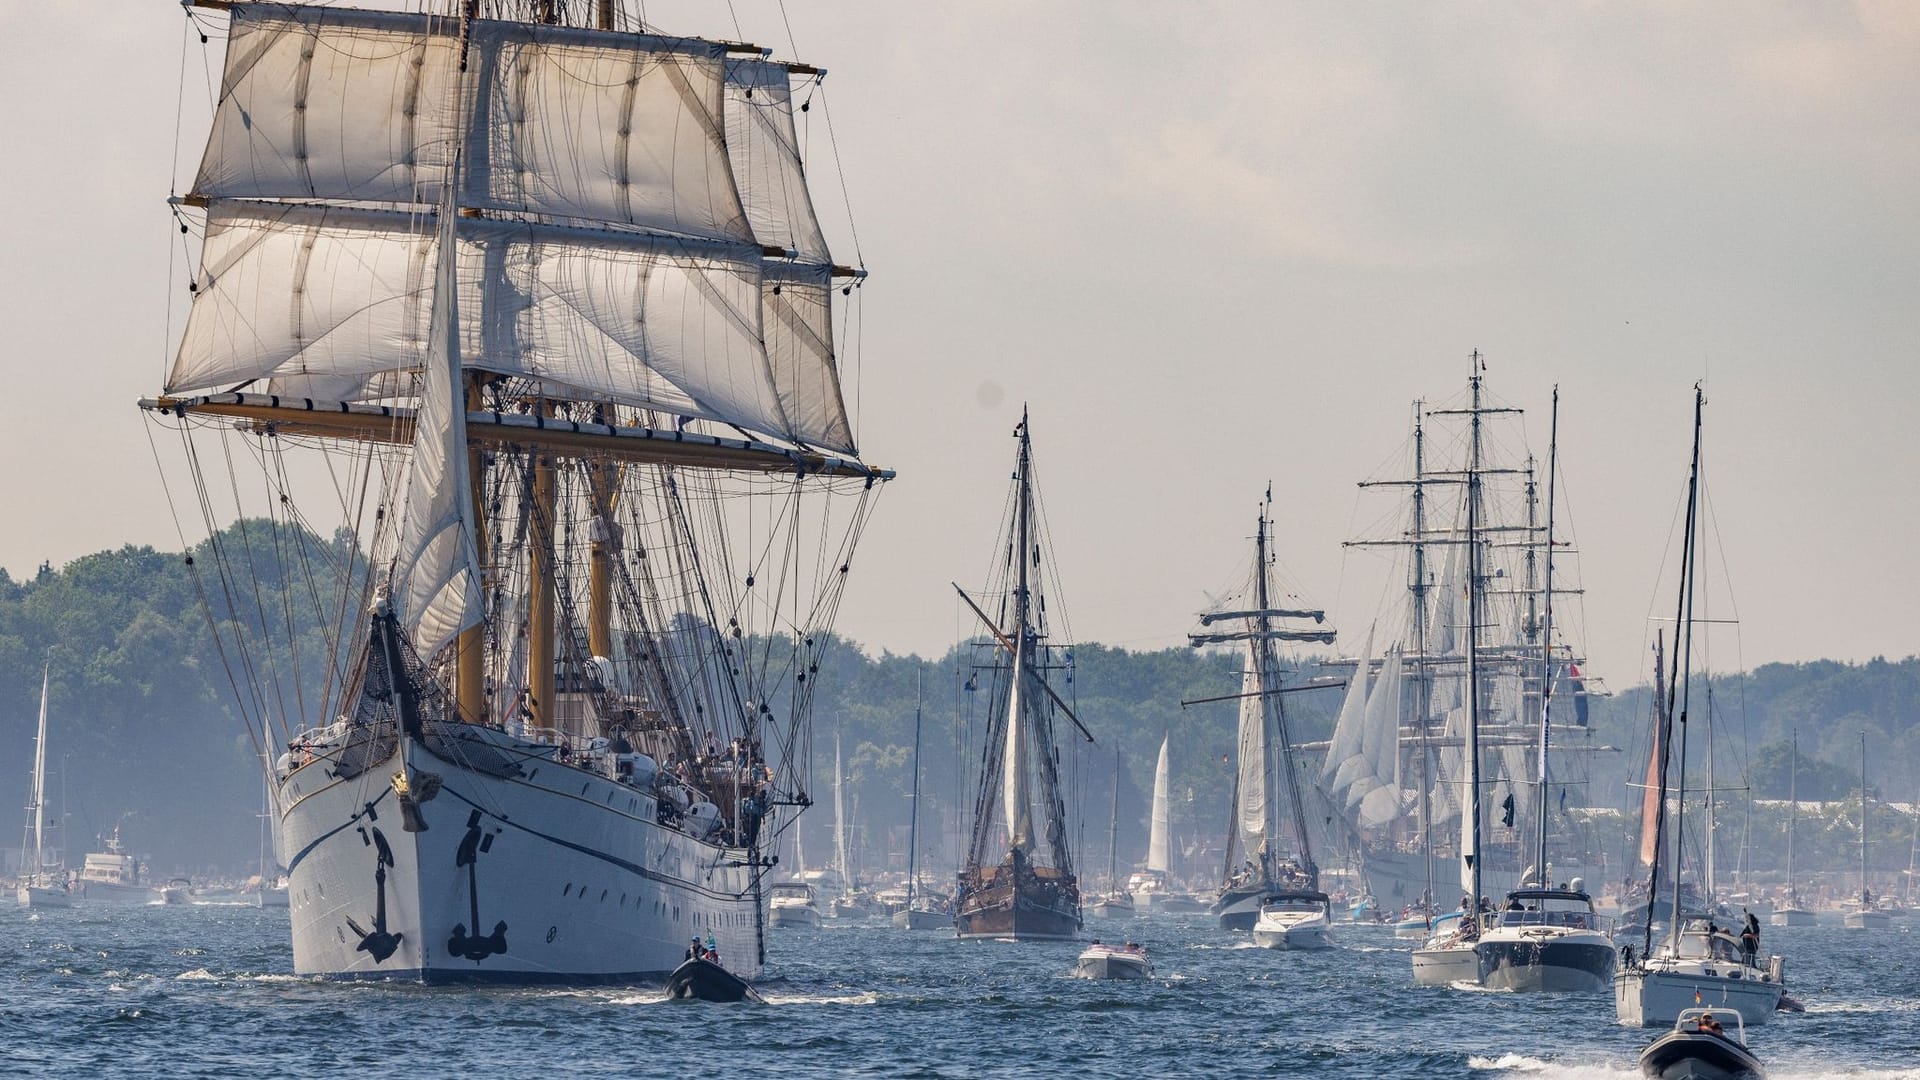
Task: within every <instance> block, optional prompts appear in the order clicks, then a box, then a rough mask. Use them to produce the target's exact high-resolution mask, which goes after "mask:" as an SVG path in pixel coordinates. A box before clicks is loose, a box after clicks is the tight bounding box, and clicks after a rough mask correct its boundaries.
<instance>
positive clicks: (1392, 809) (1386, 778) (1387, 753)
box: [1348, 648, 1406, 829]
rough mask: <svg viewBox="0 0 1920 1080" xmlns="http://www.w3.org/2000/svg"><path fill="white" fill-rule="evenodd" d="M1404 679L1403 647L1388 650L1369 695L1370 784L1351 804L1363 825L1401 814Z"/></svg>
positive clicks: (1366, 751) (1366, 747)
mask: <svg viewBox="0 0 1920 1080" xmlns="http://www.w3.org/2000/svg"><path fill="white" fill-rule="evenodd" d="M1405 681H1406V680H1405V664H1404V662H1403V657H1402V654H1401V652H1400V650H1399V649H1397V648H1395V649H1390V650H1388V652H1387V658H1386V662H1385V663H1384V664H1382V665H1381V668H1380V677H1379V678H1378V679H1377V680H1375V682H1374V685H1373V692H1372V693H1371V694H1369V695H1368V696H1367V732H1366V739H1365V741H1364V743H1363V746H1362V751H1361V752H1362V755H1363V756H1364V757H1365V758H1366V761H1367V770H1368V780H1369V781H1370V783H1371V787H1370V788H1369V789H1368V790H1367V791H1366V792H1364V793H1363V794H1362V795H1361V796H1360V797H1359V798H1358V799H1357V800H1352V801H1350V802H1349V804H1348V809H1349V810H1350V811H1352V812H1353V813H1354V815H1355V817H1354V823H1355V824H1357V825H1359V826H1360V827H1361V828H1363V829H1377V828H1379V827H1380V826H1382V825H1385V824H1387V823H1388V822H1390V821H1392V820H1393V819H1395V818H1397V817H1399V816H1400V809H1401V808H1400V702H1401V695H1402V688H1403V686H1404V684H1405ZM1350 798H1351V795H1350Z"/></svg>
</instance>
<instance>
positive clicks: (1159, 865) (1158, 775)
mask: <svg viewBox="0 0 1920 1080" xmlns="http://www.w3.org/2000/svg"><path fill="white" fill-rule="evenodd" d="M1169 741H1170V737H1167V736H1163V737H1161V739H1160V763H1159V764H1158V765H1156V766H1154V769H1153V818H1152V821H1151V822H1150V823H1149V827H1148V830H1147V869H1149V870H1157V871H1159V872H1160V873H1163V874H1164V873H1166V872H1167V871H1168V870H1169V869H1171V865H1170V863H1169V860H1168V859H1167V839H1168V836H1169V834H1171V833H1172V831H1173V813H1172V809H1171V807H1170V806H1169V805H1168V802H1167V782H1168V771H1167V743H1168V742H1169Z"/></svg>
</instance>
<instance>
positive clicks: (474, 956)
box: [447, 810, 507, 962]
mask: <svg viewBox="0 0 1920 1080" xmlns="http://www.w3.org/2000/svg"><path fill="white" fill-rule="evenodd" d="M492 846H493V837H491V836H487V835H486V834H485V833H483V832H482V831H481V829H480V811H478V810H475V811H473V812H472V813H469V814H468V815H467V835H465V836H463V837H461V838H460V850H459V852H458V853H456V854H455V855H454V857H453V865H454V866H455V867H461V866H464V867H466V868H467V905H468V913H469V915H470V917H471V919H472V922H473V928H474V930H475V931H476V933H474V934H473V935H472V936H471V937H470V936H468V934H467V927H466V924H465V923H456V924H455V925H454V928H453V936H452V937H449V938H448V939H447V951H448V952H450V953H452V954H453V955H455V956H462V957H465V958H467V959H468V960H473V961H476V962H478V961H481V960H485V959H486V958H487V957H489V956H493V955H494V954H496V953H504V952H506V951H507V924H506V923H504V922H496V923H494V924H493V933H491V934H488V935H486V936H484V937H482V936H481V935H480V934H479V933H478V932H477V931H478V930H479V929H480V882H479V879H478V877H477V876H476V866H477V865H478V863H479V861H480V853H481V852H483V851H486V850H487V849H488V848H491V847H492Z"/></svg>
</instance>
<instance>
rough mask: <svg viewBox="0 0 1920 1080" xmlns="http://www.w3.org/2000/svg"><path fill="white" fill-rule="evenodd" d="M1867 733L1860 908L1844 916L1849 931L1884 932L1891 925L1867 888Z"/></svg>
mask: <svg viewBox="0 0 1920 1080" xmlns="http://www.w3.org/2000/svg"><path fill="white" fill-rule="evenodd" d="M1867 813H1868V807H1867V733H1866V732H1864V731H1863V732H1861V733H1860V907H1859V909H1858V910H1855V911H1849V912H1847V913H1846V916H1845V923H1846V927H1847V929H1849V930H1885V929H1887V928H1888V927H1890V926H1892V925H1893V922H1892V920H1891V919H1890V918H1889V916H1888V915H1887V913H1886V912H1884V911H1882V910H1880V909H1879V908H1877V907H1875V906H1874V903H1873V891H1872V890H1871V889H1868V888H1867Z"/></svg>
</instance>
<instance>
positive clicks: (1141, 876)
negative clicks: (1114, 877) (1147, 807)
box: [1127, 735, 1173, 911]
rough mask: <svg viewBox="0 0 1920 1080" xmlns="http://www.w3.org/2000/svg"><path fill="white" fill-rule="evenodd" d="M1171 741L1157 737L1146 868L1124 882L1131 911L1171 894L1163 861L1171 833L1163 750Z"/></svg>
mask: <svg viewBox="0 0 1920 1080" xmlns="http://www.w3.org/2000/svg"><path fill="white" fill-rule="evenodd" d="M1171 741H1172V736H1170V735H1163V736H1161V737H1160V760H1159V763H1158V764H1156V765H1155V766H1154V767H1153V810H1152V815H1153V816H1152V819H1151V820H1150V821H1149V822H1148V825H1147V867H1146V869H1145V870H1140V871H1137V872H1135V873H1134V874H1133V875H1132V876H1131V877H1130V878H1128V879H1127V892H1128V893H1129V894H1131V895H1132V897H1133V907H1134V910H1135V911H1153V910H1154V909H1156V908H1159V907H1163V906H1165V903H1166V900H1167V897H1168V896H1170V895H1171V894H1172V892H1173V875H1172V873H1171V868H1170V864H1169V862H1168V859H1167V849H1168V838H1169V834H1170V833H1171V832H1172V831H1173V810H1172V807H1171V805H1170V804H1169V801H1168V792H1167V785H1168V781H1169V776H1168V770H1167V747H1168V744H1169V743H1170V742H1171Z"/></svg>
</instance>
